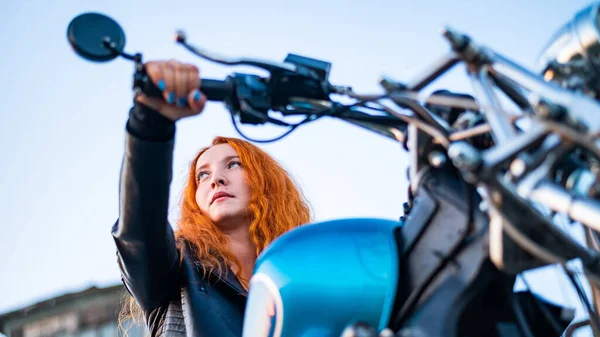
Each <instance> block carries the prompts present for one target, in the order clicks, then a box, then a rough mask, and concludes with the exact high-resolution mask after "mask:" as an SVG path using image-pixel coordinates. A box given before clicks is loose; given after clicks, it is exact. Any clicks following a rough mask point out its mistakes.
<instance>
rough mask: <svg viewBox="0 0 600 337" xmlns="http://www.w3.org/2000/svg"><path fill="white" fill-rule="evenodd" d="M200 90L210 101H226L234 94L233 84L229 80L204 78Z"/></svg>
mask: <svg viewBox="0 0 600 337" xmlns="http://www.w3.org/2000/svg"><path fill="white" fill-rule="evenodd" d="M200 91H201V92H202V93H203V94H204V95H206V98H207V99H208V100H209V101H219V102H221V101H224V100H225V99H227V98H228V97H231V96H233V84H232V83H231V82H229V81H222V80H211V79H203V80H202V82H201V83H200Z"/></svg>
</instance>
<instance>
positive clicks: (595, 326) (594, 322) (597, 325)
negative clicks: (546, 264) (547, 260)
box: [561, 264, 600, 337]
mask: <svg viewBox="0 0 600 337" xmlns="http://www.w3.org/2000/svg"><path fill="white" fill-rule="evenodd" d="M561 265H562V268H563V270H564V271H565V273H566V274H567V277H569V280H570V281H571V283H573V287H575V290H576V291H577V295H579V299H580V300H581V302H583V305H584V306H585V308H586V310H587V312H588V315H589V317H590V327H591V328H592V332H593V333H594V337H600V331H599V330H600V322H598V315H597V314H596V312H595V311H594V309H593V308H592V306H591V304H590V302H589V301H588V299H587V296H586V295H585V292H584V291H583V289H582V287H581V284H579V281H578V280H577V279H576V278H575V275H574V273H573V272H572V271H571V270H569V269H568V268H567V266H566V265H565V264H561Z"/></svg>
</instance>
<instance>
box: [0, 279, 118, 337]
mask: <svg viewBox="0 0 600 337" xmlns="http://www.w3.org/2000/svg"><path fill="white" fill-rule="evenodd" d="M122 289H123V285H122V284H121V283H119V284H117V285H113V286H108V287H104V288H98V287H95V286H93V287H90V288H87V289H85V290H81V291H77V292H71V293H66V294H63V295H60V296H57V297H52V298H49V299H46V300H43V301H40V302H37V303H34V304H31V305H28V306H25V307H22V308H19V309H16V310H13V311H10V312H6V313H3V314H0V332H2V333H6V332H5V331H4V330H5V325H6V323H7V322H9V321H11V320H14V319H18V318H24V317H27V316H29V315H32V314H36V313H38V312H42V311H45V310H48V309H51V308H54V307H56V306H58V305H61V304H63V303H66V302H70V301H73V300H77V299H80V298H85V297H93V296H97V295H103V294H110V293H115V292H118V291H121V290H122Z"/></svg>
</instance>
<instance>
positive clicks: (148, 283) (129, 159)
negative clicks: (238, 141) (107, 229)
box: [112, 107, 179, 313]
mask: <svg viewBox="0 0 600 337" xmlns="http://www.w3.org/2000/svg"><path fill="white" fill-rule="evenodd" d="M134 109H135V107H134ZM173 145H174V140H173V137H170V139H167V140H149V139H143V138H141V137H140V136H134V135H133V133H132V132H130V130H129V126H128V131H127V133H126V137H125V153H124V157H123V162H122V166H121V177H120V184H119V219H118V220H117V222H116V223H115V224H114V226H113V229H112V235H113V238H114V240H115V243H116V247H117V257H118V263H119V267H120V270H121V275H122V279H123V283H124V284H125V286H126V287H127V289H128V291H129V292H130V293H131V295H132V296H133V297H134V299H135V300H136V302H137V303H138V304H139V305H140V307H141V308H142V310H144V312H146V313H148V312H149V311H150V310H152V309H154V308H157V307H158V306H160V305H161V304H162V303H163V302H164V301H165V300H166V299H167V298H166V297H167V295H169V294H170V293H171V292H172V291H174V290H177V289H178V288H177V282H178V274H179V273H178V271H179V252H178V250H177V248H176V245H175V237H174V234H173V229H172V228H171V226H170V224H169V222H168V218H167V216H168V201H169V187H170V184H171V179H172V161H173Z"/></svg>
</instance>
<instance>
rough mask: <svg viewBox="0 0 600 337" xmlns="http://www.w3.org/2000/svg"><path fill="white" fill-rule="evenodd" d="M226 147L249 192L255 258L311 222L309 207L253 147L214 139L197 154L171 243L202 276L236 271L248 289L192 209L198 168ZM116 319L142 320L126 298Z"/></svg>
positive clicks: (222, 243) (211, 228) (214, 231)
mask: <svg viewBox="0 0 600 337" xmlns="http://www.w3.org/2000/svg"><path fill="white" fill-rule="evenodd" d="M219 144H229V145H230V146H231V147H233V148H234V150H235V151H236V152H237V154H238V156H239V157H240V162H241V164H242V167H243V169H244V174H245V178H246V182H247V183H248V185H249V186H250V189H251V191H252V192H251V197H250V202H249V205H248V213H249V215H250V228H249V234H250V238H251V239H252V242H253V243H254V246H255V247H256V256H258V255H259V254H260V252H261V251H262V250H263V249H264V248H265V247H266V246H267V245H269V243H271V242H272V241H273V240H274V239H275V238H277V237H278V236H280V235H282V234H283V233H285V232H287V231H289V230H291V229H293V228H295V227H298V226H300V225H303V224H306V223H308V222H309V221H311V212H310V207H309V205H308V202H307V201H306V199H305V198H304V196H303V194H302V192H301V190H300V189H299V188H298V187H297V185H296V184H295V183H294V181H293V180H292V179H291V177H290V175H289V173H288V172H287V171H286V170H285V169H284V168H283V167H281V166H280V165H279V164H278V163H277V161H276V160H275V159H273V158H272V157H271V156H270V155H268V154H267V153H266V152H264V151H263V150H261V149H260V148H258V147H257V146H255V145H253V144H251V143H249V142H247V141H244V140H241V139H237V138H229V137H216V138H214V139H213V141H212V143H211V146H208V147H205V148H203V149H201V150H200V151H199V152H198V153H197V154H196V156H195V157H194V159H193V160H192V162H191V164H190V165H189V170H188V178H187V183H186V185H185V187H184V190H183V195H182V200H181V214H180V218H179V221H178V223H177V230H176V231H175V237H176V239H177V242H178V248H179V251H180V257H181V258H182V259H183V253H184V248H185V244H184V242H186V243H187V245H189V247H190V248H191V251H192V252H193V253H194V254H195V255H196V256H195V257H196V258H197V259H198V260H199V261H200V262H201V265H202V266H203V268H204V273H205V274H206V273H207V272H210V271H212V272H215V273H217V275H222V273H223V271H224V270H227V268H226V267H227V266H229V265H232V264H233V265H236V267H237V273H236V274H237V276H238V278H239V280H240V282H241V283H242V284H243V285H244V286H247V285H248V282H249V280H245V279H242V278H241V275H242V267H241V265H240V263H239V261H238V259H237V258H236V257H235V255H234V254H233V253H232V252H231V250H230V249H229V241H228V239H227V236H226V235H225V234H224V233H223V232H222V231H221V230H219V228H218V227H217V226H216V225H215V224H214V223H213V222H212V221H211V220H210V219H209V217H208V216H207V215H206V214H203V213H202V212H201V211H200V208H199V207H198V204H197V203H196V189H197V188H198V185H197V182H196V174H195V172H196V163H197V162H198V159H199V158H200V156H201V155H202V154H203V153H204V152H206V150H208V149H210V148H211V147H212V146H215V145H219ZM125 295H126V297H128V298H129V300H127V301H126V302H125V303H124V306H123V308H122V310H121V313H120V319H119V323H120V324H119V325H121V323H122V322H124V321H126V320H128V319H132V320H133V323H134V324H135V323H136V321H137V319H136V318H140V317H141V312H140V308H139V306H137V304H136V303H135V301H134V299H133V298H132V297H131V296H128V294H125Z"/></svg>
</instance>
